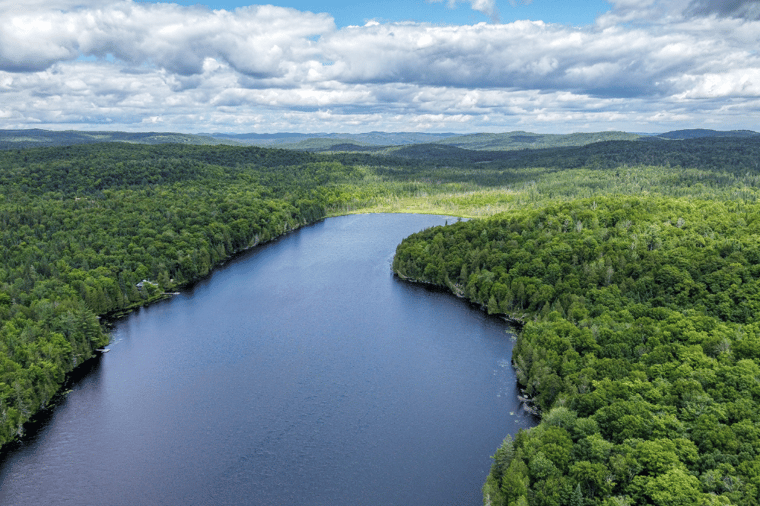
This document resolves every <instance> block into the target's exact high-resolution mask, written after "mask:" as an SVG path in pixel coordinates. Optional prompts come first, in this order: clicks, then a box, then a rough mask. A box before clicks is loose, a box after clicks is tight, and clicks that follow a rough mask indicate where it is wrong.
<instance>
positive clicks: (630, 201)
mask: <svg viewBox="0 0 760 506" xmlns="http://www.w3.org/2000/svg"><path fill="white" fill-rule="evenodd" d="M759 231H760V206H759V205H758V204H756V203H747V202H745V201H744V200H743V199H731V200H723V199H711V200H704V199H693V198H672V197H664V196H634V197H631V196H620V195H618V196H613V197H604V196H599V197H596V198H593V199H582V200H575V201H571V202H567V203H562V204H549V205H546V206H544V207H541V208H538V209H530V210H524V211H515V212H510V213H508V214H503V215H498V216H495V217H493V218H490V219H487V220H474V221H469V222H460V223H456V224H452V225H449V226H446V227H437V228H434V229H429V230H426V231H423V232H421V233H418V234H416V235H414V236H412V237H410V238H408V239H406V240H405V241H404V242H403V243H402V244H401V245H399V247H398V250H397V253H396V256H395V259H394V269H395V271H396V272H397V273H398V274H399V275H400V276H403V277H404V278H407V279H412V280H416V281H421V282H425V283H431V284H434V285H437V286H445V287H448V288H449V289H450V290H452V291H453V292H454V293H456V294H458V295H460V296H462V297H465V298H467V299H469V300H470V301H472V302H474V303H476V304H480V305H481V306H483V307H484V309H486V310H487V311H488V312H489V313H491V314H503V315H506V316H507V317H508V318H509V319H510V320H511V321H512V322H513V323H515V324H516V325H517V326H518V327H519V328H520V332H519V337H518V340H517V343H516V345H515V347H514V351H513V364H514V367H515V369H516V373H517V377H518V381H519V384H520V386H521V388H522V389H523V395H524V396H525V399H526V402H528V403H529V405H532V406H534V407H535V409H537V410H538V411H539V412H540V413H541V415H542V416H541V423H540V425H539V426H538V427H536V428H534V429H531V430H530V431H527V432H520V433H519V434H517V435H516V437H515V438H514V439H512V438H508V439H506V440H505V442H504V444H503V445H502V446H501V448H499V449H498V450H497V451H496V453H495V455H494V463H493V467H492V470H491V474H490V475H489V477H488V481H487V482H486V484H485V486H484V500H485V503H486V504H491V505H522V504H530V505H566V504H572V505H575V504H579V505H582V504H604V505H623V504H655V505H677V504H683V505H686V504H742V505H751V504H758V503H759V502H760V431H758V429H757V426H758V422H760V404H758V402H760V365H759V364H758V359H760V324H759V323H758V322H757V321H756V315H757V314H758V310H760V238H759V237H758V232H759Z"/></svg>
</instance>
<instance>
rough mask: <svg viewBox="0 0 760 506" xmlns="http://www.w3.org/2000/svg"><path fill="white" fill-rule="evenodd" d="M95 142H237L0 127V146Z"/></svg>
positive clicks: (187, 136)
mask: <svg viewBox="0 0 760 506" xmlns="http://www.w3.org/2000/svg"><path fill="white" fill-rule="evenodd" d="M98 142H128V143H135V144H167V143H174V144H192V145H201V146H205V145H217V144H236V145H239V144H241V143H240V142H236V141H234V140H220V139H214V138H212V137H207V136H203V135H195V134H180V133H162V132H105V131H104V132H85V131H77V130H66V131H54V130H41V129H39V128H35V129H30V130H0V149H24V148H40V147H52V146H72V145H75V144H95V143H98Z"/></svg>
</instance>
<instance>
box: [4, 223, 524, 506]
mask: <svg viewBox="0 0 760 506" xmlns="http://www.w3.org/2000/svg"><path fill="white" fill-rule="evenodd" d="M444 220H445V218H442V217H437V216H420V215H358V216H345V217H341V218H332V219H329V220H326V221H324V222H322V223H319V224H317V225H314V226H311V227H308V228H305V229H302V230H300V231H298V232H295V233H293V234H290V235H288V236H286V237H284V238H282V239H280V240H278V241H276V242H274V243H272V244H269V245H266V246H264V247H260V248H257V249H255V250H254V251H251V252H250V253H249V254H247V255H245V256H243V257H240V258H238V259H236V260H234V261H232V262H230V263H228V264H227V265H226V266H224V267H223V268H221V269H219V270H217V271H216V272H215V273H214V274H213V275H212V276H211V277H210V278H208V279H207V280H205V281H203V282H201V283H199V284H198V285H196V286H195V287H193V288H192V289H191V290H188V291H187V292H185V293H182V294H181V295H178V296H176V297H174V298H173V299H172V300H170V301H165V302H161V303H159V304H156V305H153V306H151V307H149V308H145V309H142V310H140V311H138V312H136V313H134V314H132V315H130V316H129V317H127V318H125V319H124V320H122V321H120V322H119V323H118V324H117V325H116V327H115V329H114V332H113V342H112V344H111V346H110V348H111V351H110V352H109V353H107V354H105V355H103V356H102V357H101V358H100V359H99V360H97V361H94V362H91V363H90V364H89V365H88V368H87V370H86V371H85V372H86V374H83V377H82V378H81V379H79V380H77V381H76V383H75V384H74V386H73V387H72V389H71V392H70V393H69V394H68V395H67V397H66V398H65V400H64V401H62V402H61V404H60V405H59V406H57V407H56V408H55V409H54V410H53V411H52V412H51V414H50V415H49V416H48V417H47V418H45V419H44V420H43V422H42V423H41V424H40V427H39V428H38V430H36V431H34V433H33V434H32V435H30V436H29V437H27V438H26V439H25V440H24V441H22V442H21V443H20V444H18V445H16V447H15V448H14V449H13V450H12V451H11V452H9V453H8V454H7V455H5V456H4V457H3V458H2V460H0V504H3V505H6V504H8V505H11V504H19V505H43V504H45V505H47V504H71V505H77V506H81V505H129V506H133V505H163V504H166V505H210V504H213V505H311V506H319V505H330V506H341V505H365V504H366V505H381V506H382V505H399V506H412V505H413V506H424V505H431V506H432V505H436V506H445V505H473V506H475V505H479V504H482V499H481V493H480V488H481V486H482V484H483V482H484V480H485V477H486V475H487V473H488V470H489V467H490V458H489V455H492V454H493V452H494V451H495V449H496V448H497V446H498V445H499V444H500V442H501V440H502V439H503V438H504V437H505V436H506V435H507V434H508V433H514V432H516V431H517V430H518V428H520V427H528V426H530V425H532V420H531V418H530V416H529V415H528V414H527V413H525V412H524V411H522V410H521V409H520V407H519V404H518V402H517V400H516V395H517V392H516V387H515V378H514V373H513V371H512V369H511V367H510V366H509V358H510V355H511V349H512V342H511V340H510V336H509V335H508V334H507V333H506V332H505V325H504V323H503V322H501V321H499V320H497V319H494V318H489V317H487V316H486V315H484V314H483V313H482V312H481V311H479V310H477V309H473V308H471V307H470V306H469V305H467V304H466V303H464V302H463V301H461V300H459V299H456V298H455V297H453V296H451V295H448V294H445V293H438V292H434V291H430V290H427V289H425V288H423V287H420V286H415V285H410V284H407V283H404V282H402V281H399V280H398V279H396V278H394V277H393V276H392V274H391V271H390V263H391V260H392V256H393V252H394V250H395V248H396V245H397V244H398V243H399V242H400V241H401V239H402V238H404V237H405V236H407V235H409V234H411V233H413V232H416V231H418V230H421V229H423V228H425V227H428V226H433V225H440V224H443V223H444Z"/></svg>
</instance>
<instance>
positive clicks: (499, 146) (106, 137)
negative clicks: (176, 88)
mask: <svg viewBox="0 0 760 506" xmlns="http://www.w3.org/2000/svg"><path fill="white" fill-rule="evenodd" d="M756 136H760V134H759V133H757V132H753V131H750V130H732V131H717V130H707V129H691V130H675V131H672V132H666V133H662V134H656V135H641V134H634V133H628V132H592V133H572V134H536V133H531V132H523V131H515V132H506V133H476V134H468V135H456V134H452V133H418V132H366V133H360V134H348V133H313V134H303V133H294V132H282V133H273V134H256V133H247V134H224V133H211V134H183V133H173V132H168V133H167V132H116V131H111V132H109V131H98V132H86V131H77V130H66V131H53V130H42V129H29V130H0V149H24V148H32V147H52V146H71V145H75V144H94V143H98V142H125V143H137V144H166V143H176V144H191V145H218V144H227V145H236V146H241V145H253V146H260V147H271V148H281V149H292V150H298V151H311V152H359V153H367V154H380V155H395V156H400V157H404V158H418V157H419V156H420V155H421V154H422V153H428V154H429V155H431V156H433V157H434V158H447V157H454V158H460V157H462V156H464V157H465V158H472V155H464V154H463V153H457V152H456V150H455V149H452V150H445V149H434V148H433V147H431V146H433V145H437V146H441V147H443V146H446V147H449V148H456V149H462V150H467V151H480V152H483V151H484V152H490V153H494V152H499V151H520V150H526V149H527V150H542V149H552V148H570V147H582V146H588V145H591V144H596V143H599V142H609V141H648V142H654V143H657V142H669V141H676V140H677V141H682V140H688V139H699V138H751V137H756ZM401 147H409V148H410V149H407V150H399V148H401ZM490 156H491V155H489V156H486V157H485V158H484V161H485V160H486V159H490ZM476 158H480V157H479V156H478V157H476Z"/></svg>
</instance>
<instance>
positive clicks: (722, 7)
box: [685, 0, 760, 19]
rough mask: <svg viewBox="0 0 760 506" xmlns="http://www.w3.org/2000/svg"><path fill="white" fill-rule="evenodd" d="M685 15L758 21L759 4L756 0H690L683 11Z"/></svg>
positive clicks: (759, 14)
mask: <svg viewBox="0 0 760 506" xmlns="http://www.w3.org/2000/svg"><path fill="white" fill-rule="evenodd" d="M685 14H686V15H688V16H709V15H716V16H719V17H731V18H744V19H760V2H758V1H757V0H692V1H691V2H690V3H689V5H688V7H687V8H686V9H685Z"/></svg>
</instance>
